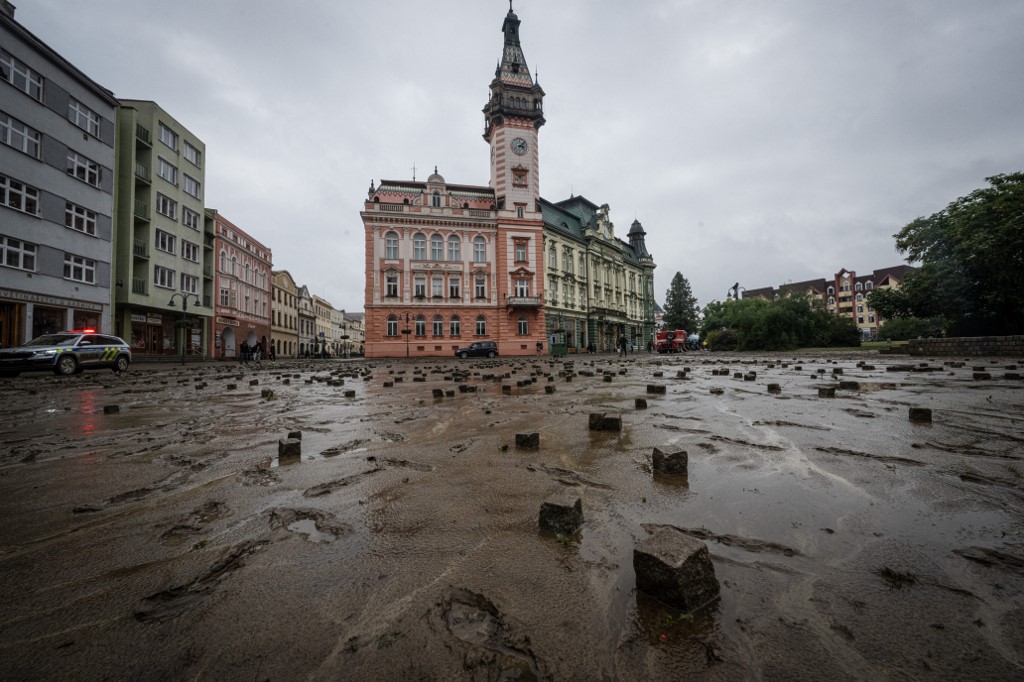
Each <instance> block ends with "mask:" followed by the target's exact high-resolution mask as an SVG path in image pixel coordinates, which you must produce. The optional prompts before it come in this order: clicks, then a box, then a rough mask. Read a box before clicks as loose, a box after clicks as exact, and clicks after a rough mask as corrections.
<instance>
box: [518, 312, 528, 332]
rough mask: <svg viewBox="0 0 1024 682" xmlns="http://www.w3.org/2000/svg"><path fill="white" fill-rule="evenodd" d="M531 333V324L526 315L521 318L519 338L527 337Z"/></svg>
mask: <svg viewBox="0 0 1024 682" xmlns="http://www.w3.org/2000/svg"><path fill="white" fill-rule="evenodd" d="M529 333H530V323H529V322H528V321H527V319H526V315H520V316H519V336H527V335H528V334H529Z"/></svg>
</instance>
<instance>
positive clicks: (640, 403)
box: [634, 398, 647, 410]
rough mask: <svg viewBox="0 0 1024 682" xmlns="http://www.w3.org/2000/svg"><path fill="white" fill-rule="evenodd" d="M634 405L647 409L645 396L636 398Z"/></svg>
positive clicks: (637, 407)
mask: <svg viewBox="0 0 1024 682" xmlns="http://www.w3.org/2000/svg"><path fill="white" fill-rule="evenodd" d="M634 406H635V407H636V409H638V410H646V409H647V398H637V399H636V403H634Z"/></svg>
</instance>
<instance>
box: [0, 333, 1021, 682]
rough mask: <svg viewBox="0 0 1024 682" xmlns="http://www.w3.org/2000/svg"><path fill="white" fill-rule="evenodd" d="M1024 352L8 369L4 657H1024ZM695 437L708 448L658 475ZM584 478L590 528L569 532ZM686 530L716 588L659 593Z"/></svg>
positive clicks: (649, 675) (507, 673) (386, 661)
mask: <svg viewBox="0 0 1024 682" xmlns="http://www.w3.org/2000/svg"><path fill="white" fill-rule="evenodd" d="M1021 372H1022V370H1020V369H1018V367H1017V365H1016V364H1014V362H1013V361H1009V360H1007V359H1005V358H1002V359H995V358H971V359H947V358H908V357H906V356H885V355H878V354H875V353H846V354H843V353H814V352H802V353H795V354H793V353H790V354H764V353H762V354H757V355H743V354H718V353H715V354H710V353H691V354H686V355H681V356H657V355H653V356H652V355H642V354H641V355H631V356H629V357H628V358H626V359H620V358H617V357H615V356H611V355H607V356H605V355H593V356H570V357H569V358H548V357H538V358H525V359H502V358H498V359H495V360H486V359H481V360H455V359H451V360H447V359H437V360H404V359H403V360H392V361H381V360H376V361H321V362H308V361H307V362H298V361H288V362H278V363H276V364H273V363H266V364H264V366H263V368H261V369H252V368H240V367H239V366H237V365H224V364H220V365H218V364H201V365H188V366H185V367H180V366H176V365H165V366H138V367H134V368H132V370H131V371H129V372H127V373H125V374H120V375H117V374H114V373H110V372H106V371H103V372H99V371H97V372H93V373H85V374H83V375H80V376H73V377H53V376H43V375H38V376H30V375H23V376H21V377H19V378H17V379H8V380H2V383H0V433H2V438H0V442H2V445H0V513H2V518H3V525H2V529H0V578H2V579H0V671H3V672H2V673H0V677H2V678H3V679H5V680H54V679H82V680H84V679H95V680H99V679H111V680H155V679H168V680H180V679H202V680H308V679H311V680H339V679H344V680H461V679H468V680H534V679H537V680H678V679H706V680H748V679H750V680H756V679H764V680H780V679H785V680H801V679H806V680H818V679H829V680H882V679H893V680H1009V679H1024V511H1022V510H1024V381H1022V380H1021V378H1020V377H1021ZM912 409H914V410H915V412H914V419H911V410H912ZM593 414H604V415H606V416H607V417H610V418H611V419H612V420H613V421H614V420H615V418H616V417H619V418H621V428H620V429H611V430H592V429H591V428H590V426H591V415H593ZM295 432H299V433H295ZM289 434H291V435H292V436H293V438H292V439H291V441H290V442H289ZM529 434H537V437H538V439H539V443H538V444H537V446H536V447H523V446H517V444H516V443H517V436H523V435H529ZM282 441H284V443H283V444H282ZM521 442H522V441H521ZM666 446H667V447H669V448H672V449H675V450H678V449H682V450H684V451H685V452H686V453H687V456H688V463H687V474H686V475H674V476H666V475H661V474H660V473H656V472H654V470H653V466H652V452H653V450H654V448H659V447H666ZM296 448H297V449H298V450H299V453H298V454H297V456H296V455H292V456H286V455H287V453H288V451H289V450H294V449H296ZM279 452H281V453H282V454H281V456H279ZM553 496H563V497H565V496H568V497H571V498H578V499H579V500H580V501H581V504H582V512H583V522H582V525H581V527H580V528H579V530H578V532H575V533H549V532H545V531H542V530H541V529H539V527H538V514H539V511H540V509H541V506H542V504H544V502H545V501H546V500H548V499H550V498H552V497H553ZM664 528H673V529H676V530H677V531H678V532H680V533H684V534H685V535H686V536H687V537H692V538H696V539H698V540H700V541H701V542H703V543H705V545H706V546H707V549H708V550H709V551H710V557H711V562H712V564H713V566H714V574H715V577H716V579H717V580H718V582H719V585H720V593H719V594H720V596H719V598H718V599H717V600H716V601H714V602H713V603H711V604H710V605H708V606H706V607H704V608H701V609H698V610H696V611H693V612H684V611H681V610H679V609H678V608H675V607H673V606H670V605H667V604H665V603H663V602H662V601H659V600H658V599H656V598H654V597H653V596H651V595H649V594H647V593H645V592H642V591H638V590H637V576H636V574H635V571H634V563H633V557H634V548H635V547H636V546H637V545H638V544H640V543H642V542H643V541H645V540H646V539H647V538H649V537H650V536H651V534H653V533H656V532H658V531H660V530H661V529H664Z"/></svg>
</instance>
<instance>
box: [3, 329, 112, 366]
mask: <svg viewBox="0 0 1024 682" xmlns="http://www.w3.org/2000/svg"><path fill="white" fill-rule="evenodd" d="M131 361H132V351H131V349H130V348H129V347H128V344H127V343H125V341H124V339H121V338H118V337H116V336H107V335H106V334H97V333H96V330H95V329H73V330H71V331H66V332H57V333H56V334H43V335H42V336H39V337H36V338H34V339H32V340H31V341H29V342H28V343H26V344H25V345H24V346H18V347H16V348H0V377H16V376H18V375H19V374H21V373H22V372H39V371H51V372H53V373H54V374H63V375H69V374H78V373H80V372H82V371H83V370H86V369H95V368H98V367H109V368H111V369H112V370H114V371H115V372H124V371H126V370H127V369H128V365H129V364H131Z"/></svg>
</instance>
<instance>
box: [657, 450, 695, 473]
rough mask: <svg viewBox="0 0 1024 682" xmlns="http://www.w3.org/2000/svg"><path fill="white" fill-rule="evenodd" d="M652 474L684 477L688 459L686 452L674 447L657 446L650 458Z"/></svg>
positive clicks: (687, 470)
mask: <svg viewBox="0 0 1024 682" xmlns="http://www.w3.org/2000/svg"><path fill="white" fill-rule="evenodd" d="M652 463H653V467H654V473H656V474H663V475H666V476H686V475H687V474H688V473H689V469H688V468H687V467H688V466H689V463H690V457H689V455H687V454H686V450H683V449H682V448H680V447H677V446H675V445H659V446H658V447H656V448H654V453H653V456H652Z"/></svg>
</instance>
